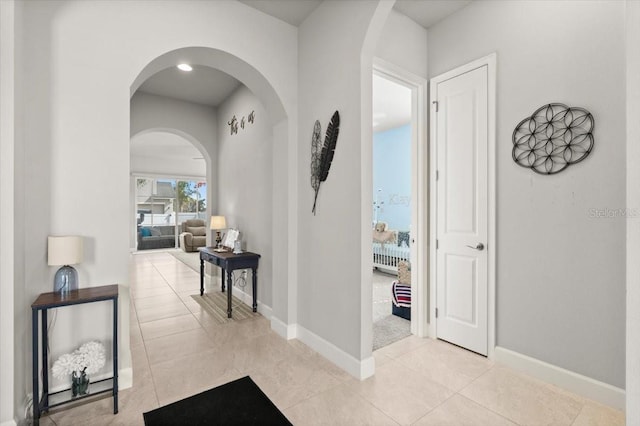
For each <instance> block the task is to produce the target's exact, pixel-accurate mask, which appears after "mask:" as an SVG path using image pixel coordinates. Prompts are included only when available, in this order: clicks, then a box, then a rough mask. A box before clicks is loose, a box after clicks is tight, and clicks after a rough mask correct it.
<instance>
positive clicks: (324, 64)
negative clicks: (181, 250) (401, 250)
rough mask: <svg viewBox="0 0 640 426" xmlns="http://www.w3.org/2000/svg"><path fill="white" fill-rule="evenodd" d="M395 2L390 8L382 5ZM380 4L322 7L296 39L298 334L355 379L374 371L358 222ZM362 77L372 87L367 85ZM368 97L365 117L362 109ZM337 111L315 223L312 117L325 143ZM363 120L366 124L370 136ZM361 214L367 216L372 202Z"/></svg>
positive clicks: (369, 148)
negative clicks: (371, 43)
mask: <svg viewBox="0 0 640 426" xmlns="http://www.w3.org/2000/svg"><path fill="white" fill-rule="evenodd" d="M381 3H385V2H381ZM391 5H392V2H386V6H385V7H384V8H386V7H388V9H390V7H391ZM379 7H380V8H381V9H382V8H383V6H381V5H380V3H379V2H377V1H340V2H323V3H322V4H321V5H320V6H319V7H318V8H317V9H316V10H315V11H314V12H313V13H312V14H311V15H310V16H309V17H308V18H307V19H306V20H305V21H304V22H303V23H302V25H301V26H300V29H299V42H298V43H299V44H298V46H299V49H298V55H299V62H298V63H299V65H298V75H299V77H298V78H299V86H298V87H299V89H298V93H299V126H298V128H299V133H298V135H299V137H298V140H299V152H298V160H297V162H298V170H297V172H298V182H300V184H299V191H298V194H299V197H298V198H299V207H298V226H299V229H300V233H299V237H298V245H299V247H300V249H301V250H300V251H299V262H298V298H297V305H298V321H297V324H298V337H299V338H300V339H301V340H302V341H303V342H305V343H307V344H309V345H310V346H311V347H313V348H314V349H315V350H317V351H319V352H320V353H322V354H323V355H324V356H326V357H328V358H329V359H331V360H332V361H333V362H335V363H337V364H338V365H340V366H341V367H342V368H344V369H346V370H347V371H349V372H350V373H351V374H353V375H356V376H362V375H363V374H365V375H366V374H371V373H372V371H373V370H372V369H371V371H370V372H368V373H367V372H364V371H363V368H364V369H366V367H365V366H364V365H363V364H362V361H363V360H366V359H369V357H370V356H371V330H370V328H369V329H368V330H366V329H363V323H366V322H365V321H366V318H370V317H371V311H370V310H371V303H370V302H371V298H370V297H369V303H368V304H365V303H364V300H366V299H365V298H364V294H365V293H364V291H365V290H364V288H363V277H364V275H363V270H362V264H361V262H362V256H361V254H362V224H363V221H367V223H366V225H367V226H368V227H369V226H370V225H369V222H368V221H369V220H370V218H369V219H367V218H363V217H362V213H363V211H362V208H363V204H362V203H363V195H362V194H363V179H362V173H363V169H362V162H363V156H366V154H365V153H366V152H369V160H368V164H369V166H368V167H369V170H368V172H369V176H370V173H371V157H370V153H371V147H370V140H371V74H372V67H371V61H372V56H373V49H370V50H366V53H363V50H365V43H366V41H367V39H368V35H369V34H368V33H369V29H370V27H371V24H372V20H374V18H375V16H376V13H377V11H378V8H379ZM388 9H386V11H385V13H388ZM328 23H329V24H328ZM376 30H378V31H379V30H381V28H379V29H378V28H377V29H376ZM378 34H379V33H378ZM378 34H375V36H377V35H378ZM363 58H364V60H363ZM367 63H368V66H367ZM363 64H364V65H363ZM367 76H368V77H367ZM363 78H364V79H365V80H363ZM367 78H368V82H369V84H368V89H367V88H366V87H365V86H364V85H363V84H365V82H366V81H367V80H366V79H367ZM363 87H365V89H363ZM364 92H367V93H364ZM367 97H368V99H369V101H368V110H367V109H366V105H365V107H364V108H363V98H367ZM336 110H337V111H339V113H340V134H339V137H338V142H337V146H336V151H335V156H334V158H333V162H332V165H331V169H330V171H329V176H328V179H327V180H326V181H325V182H323V183H322V184H321V185H320V191H319V194H318V200H317V206H316V215H315V216H314V215H313V213H311V208H312V206H313V201H314V192H313V190H312V188H311V185H310V160H311V134H312V131H313V126H314V122H315V120H316V119H317V120H320V123H321V126H322V138H321V139H322V141H324V134H325V132H326V128H327V124H328V123H329V120H330V119H331V116H332V115H333V113H334V111H336ZM363 121H368V123H369V124H368V128H369V131H368V134H366V132H363ZM363 143H367V144H368V148H366V147H363ZM367 149H368V151H367ZM363 150H364V151H363ZM370 181H371V180H370V177H369V180H368V181H367V182H368V183H367V184H366V186H367V188H366V189H364V191H368V193H369V197H368V199H369V200H370V199H371V197H370V193H371V189H370V188H369V187H370ZM366 199H367V198H366V197H365V200H366ZM367 211H369V216H370V215H371V213H370V211H371V208H370V205H369V206H368V207H367ZM370 238H371V237H370V233H369V239H370ZM370 287H371V285H370V282H369V286H368V288H369V289H370ZM367 309H368V311H367ZM369 321H370V320H369ZM367 341H368V343H367Z"/></svg>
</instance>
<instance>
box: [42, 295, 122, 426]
mask: <svg viewBox="0 0 640 426" xmlns="http://www.w3.org/2000/svg"><path fill="white" fill-rule="evenodd" d="M104 300H112V301H113V377H111V378H107V379H104V380H98V381H95V382H91V387H92V391H91V392H90V393H89V394H87V395H83V396H78V397H76V398H73V399H72V398H71V389H66V390H63V391H60V392H53V393H49V354H48V330H47V310H49V309H52V308H61V307H64V306H72V305H80V304H83V303H92V302H101V301H104ZM39 313H42V397H40V393H39V386H40V378H39V375H38V371H39V369H40V362H39V361H40V360H39V356H38V343H39V342H38V340H39V339H38V334H39V325H40V321H39V320H38V314H39ZM31 320H32V330H31V333H32V334H31V338H32V356H33V364H32V365H33V371H32V374H33V376H32V377H33V420H34V424H35V425H36V426H37V425H38V424H39V423H40V414H41V413H43V412H47V411H49V409H50V408H53V407H57V406H59V405H63V404H66V403H69V402H75V401H78V400H80V399H83V398H88V397H91V396H95V395H98V394H101V393H106V392H112V395H113V414H117V413H118V286H117V285H105V286H100V287H89V288H82V289H79V290H72V291H70V292H69V293H67V294H65V295H64V296H63V295H62V294H61V293H42V294H41V295H40V296H38V298H37V299H36V300H35V302H33V303H32V304H31Z"/></svg>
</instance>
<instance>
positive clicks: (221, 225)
mask: <svg viewBox="0 0 640 426" xmlns="http://www.w3.org/2000/svg"><path fill="white" fill-rule="evenodd" d="M210 228H211V229H227V220H226V219H225V218H224V216H211V226H210Z"/></svg>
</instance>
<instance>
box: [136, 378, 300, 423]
mask: <svg viewBox="0 0 640 426" xmlns="http://www.w3.org/2000/svg"><path fill="white" fill-rule="evenodd" d="M144 424H145V425H146V426H169V425H190V426H196V425H274V426H275V425H283V426H285V425H288V426H291V422H289V420H287V418H286V417H285V416H284V414H282V413H281V412H280V410H278V408H277V407H276V406H275V405H274V404H273V402H271V400H270V399H269V398H268V397H267V395H265V394H264V392H262V390H261V389H260V388H259V387H258V385H256V384H255V383H254V382H253V380H251V378H250V377H249V376H246V377H243V378H241V379H238V380H234V381H233V382H229V383H227V384H225V385H222V386H218V387H217V388H213V389H209V390H208V391H204V392H202V393H199V394H197V395H193V396H190V397H189V398H185V399H183V400H181V401H178V402H174V403H173V404H169V405H165V406H164V407H160V408H157V409H155V410H153V411H149V412H148V413H144Z"/></svg>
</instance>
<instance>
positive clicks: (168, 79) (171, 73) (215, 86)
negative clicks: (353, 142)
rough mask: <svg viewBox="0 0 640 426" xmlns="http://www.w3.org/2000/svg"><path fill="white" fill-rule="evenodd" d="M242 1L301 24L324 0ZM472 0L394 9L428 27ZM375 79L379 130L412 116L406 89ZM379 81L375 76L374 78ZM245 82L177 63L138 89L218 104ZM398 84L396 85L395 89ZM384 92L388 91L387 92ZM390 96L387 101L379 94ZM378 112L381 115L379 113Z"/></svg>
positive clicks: (411, 1)
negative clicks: (191, 68) (186, 69)
mask: <svg viewBox="0 0 640 426" xmlns="http://www.w3.org/2000/svg"><path fill="white" fill-rule="evenodd" d="M240 1H241V2H242V3H244V4H246V5H248V6H250V7H253V8H255V9H257V10H260V11H262V12H264V13H266V14H268V15H271V16H273V17H275V18H278V19H280V20H282V21H285V22H288V23H289V24H291V25H294V26H299V25H300V24H301V23H302V22H303V21H304V20H305V19H306V18H307V17H308V16H309V15H310V14H311V13H312V12H313V11H314V10H315V9H316V8H317V7H318V6H319V5H320V4H321V3H322V1H323V0H240ZM471 1H472V0H397V1H396V3H395V5H394V9H396V10H397V11H398V12H400V13H402V14H404V15H407V16H409V17H410V18H411V19H413V20H414V21H415V22H417V23H418V24H419V25H421V26H423V27H424V28H429V27H430V26H432V25H434V24H435V23H437V22H439V21H441V20H442V19H444V18H446V17H447V16H449V15H451V14H452V13H455V12H456V11H458V10H459V9H461V8H463V7H464V6H466V5H467V4H469V3H470V2H471ZM379 80H382V81H378V83H374V122H375V123H378V125H377V126H374V129H375V130H376V131H380V129H387V128H391V127H395V126H397V125H401V124H404V123H406V122H408V121H409V120H410V110H409V111H407V110H406V108H405V107H404V106H403V105H410V104H409V103H404V102H403V101H401V99H402V96H403V95H402V92H403V91H402V89H398V87H397V86H398V85H395V84H391V83H390V82H386V83H385V80H384V79H379ZM374 81H375V79H374ZM241 84H242V83H241V82H239V81H238V80H236V79H235V78H234V77H232V76H230V75H228V74H226V73H224V72H222V71H219V70H216V69H213V68H209V67H206V66H197V65H196V66H193V71H190V72H185V71H180V70H179V69H177V68H176V67H170V68H167V69H165V70H162V71H160V72H158V73H156V74H154V75H153V76H151V77H150V78H149V79H147V81H145V82H144V83H143V84H142V85H141V86H140V88H139V89H138V90H139V91H141V92H145V93H150V94H154V95H159V96H166V97H169V98H173V99H179V100H182V101H187V102H194V103H197V104H202V105H208V106H213V107H217V106H219V105H220V104H221V103H222V102H223V101H224V100H225V99H227V98H228V97H229V95H231V94H232V93H233V92H234V91H235V90H236V89H237V88H238V87H239V86H240V85H241ZM394 86H395V89H394ZM406 90H408V89H405V91H406ZM383 94H384V95H383ZM382 96H388V97H387V98H386V99H387V100H386V101H385V102H378V104H377V105H376V100H375V98H376V97H378V98H379V99H380V98H381V97H382ZM396 97H397V99H396ZM376 114H377V115H376Z"/></svg>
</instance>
